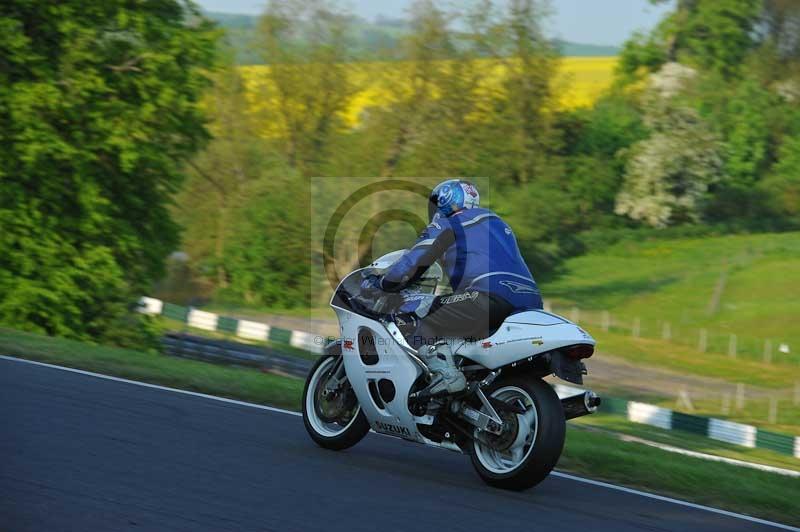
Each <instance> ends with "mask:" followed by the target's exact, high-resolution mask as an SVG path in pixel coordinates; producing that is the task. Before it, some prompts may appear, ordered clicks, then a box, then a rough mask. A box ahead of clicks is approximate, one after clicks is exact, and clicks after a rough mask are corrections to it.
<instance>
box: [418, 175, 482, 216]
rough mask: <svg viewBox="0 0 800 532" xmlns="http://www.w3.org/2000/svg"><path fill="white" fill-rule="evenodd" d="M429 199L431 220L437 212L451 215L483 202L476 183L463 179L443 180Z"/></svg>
mask: <svg viewBox="0 0 800 532" xmlns="http://www.w3.org/2000/svg"><path fill="white" fill-rule="evenodd" d="M429 199H430V201H429V202H428V220H429V221H432V220H433V217H434V215H435V214H436V213H437V212H439V213H441V215H442V216H450V215H451V214H454V213H457V212H458V211H460V210H462V209H471V208H472V207H478V206H480V204H481V196H480V194H478V189H477V188H476V187H475V185H474V184H472V183H470V182H469V181H464V180H461V179H448V180H447V181H442V182H441V183H439V184H438V185H436V187H434V189H433V191H432V192H431V196H430V198H429Z"/></svg>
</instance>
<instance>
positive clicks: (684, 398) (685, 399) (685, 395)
mask: <svg viewBox="0 0 800 532" xmlns="http://www.w3.org/2000/svg"><path fill="white" fill-rule="evenodd" d="M678 406H682V407H683V408H685V409H686V410H688V411H689V412H694V405H693V404H692V398H691V396H690V395H689V391H688V390H687V389H686V388H682V389H681V391H680V392H679V393H678Z"/></svg>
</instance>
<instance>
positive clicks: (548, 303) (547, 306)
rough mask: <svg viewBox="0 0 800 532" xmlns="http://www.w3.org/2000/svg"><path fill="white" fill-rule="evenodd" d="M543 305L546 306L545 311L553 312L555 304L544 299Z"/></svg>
mask: <svg viewBox="0 0 800 532" xmlns="http://www.w3.org/2000/svg"><path fill="white" fill-rule="evenodd" d="M542 306H543V307H544V311H545V312H553V305H551V304H550V301H549V300H547V301H544V302H543V305H542Z"/></svg>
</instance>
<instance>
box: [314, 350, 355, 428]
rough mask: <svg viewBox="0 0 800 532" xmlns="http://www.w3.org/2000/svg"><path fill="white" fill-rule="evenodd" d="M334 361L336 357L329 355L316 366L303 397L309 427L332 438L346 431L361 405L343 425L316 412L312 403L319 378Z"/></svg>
mask: <svg viewBox="0 0 800 532" xmlns="http://www.w3.org/2000/svg"><path fill="white" fill-rule="evenodd" d="M335 361H336V359H335V358H333V357H331V358H328V359H327V360H325V361H324V362H323V363H322V364H320V365H319V366H317V370H316V371H315V372H314V374H313V375H312V376H311V380H310V381H309V383H308V388H307V390H308V392H307V393H306V397H305V401H306V416H307V417H308V422H309V423H310V424H311V427H312V428H313V429H314V432H316V433H317V434H319V435H320V436H325V437H326V438H333V437H336V436H339V435H341V434H344V433H345V432H346V431H347V429H349V428H350V426H351V425H352V424H353V423H354V422H355V420H356V418H358V414H359V413H360V412H361V405H359V406H358V407H357V408H356V411H355V414H353V419H351V420H350V421H349V422H348V423H347V425H345V426H344V427H343V426H341V425H339V424H338V423H329V422H327V421H323V420H322V419H320V417H319V415H318V414H317V409H316V405H315V404H314V398H315V397H316V390H317V385H318V384H319V380H320V379H321V378H322V376H323V375H325V373H326V372H327V371H328V370H329V369H330V366H331V365H332V364H333V363H334V362H335Z"/></svg>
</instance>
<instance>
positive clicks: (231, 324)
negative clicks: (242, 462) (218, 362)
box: [139, 297, 800, 458]
mask: <svg viewBox="0 0 800 532" xmlns="http://www.w3.org/2000/svg"><path fill="white" fill-rule="evenodd" d="M139 311H140V312H142V313H144V314H151V315H162V316H165V317H167V318H170V319H173V320H178V321H181V322H184V323H186V324H187V325H189V326H190V327H197V328H200V329H204V330H216V331H219V332H224V333H231V334H235V335H236V336H238V337H239V338H243V339H246V340H257V341H267V340H269V341H271V342H276V343H282V344H286V345H291V346H293V347H295V348H298V349H303V350H305V351H310V352H312V353H322V350H323V347H324V343H325V339H324V338H323V337H321V336H318V335H314V334H311V333H308V332H305V331H290V330H288V329H281V328H279V327H270V326H269V325H267V324H265V323H258V322H254V321H247V320H237V319H235V318H229V317H225V316H218V315H216V314H213V313H210V312H204V311H200V310H197V309H191V308H187V307H182V306H179V305H173V304H172V303H166V302H162V301H161V300H158V299H154V298H151V297H143V298H142V299H141V300H140V306H139ZM212 325H213V327H212ZM169 336H174V335H168V337H169ZM168 341H169V342H171V345H172V348H173V349H176V348H177V347H176V343H177V342H178V337H175V336H174V337H173V338H172V339H171V340H168ZM213 342H215V341H207V340H203V341H202V342H200V341H194V343H193V344H192V348H193V349H195V350H196V352H197V353H201V352H204V353H205V355H204V356H206V357H207V358H214V357H217V358H219V357H220V355H219V353H218V352H217V351H214V349H213V348H212V349H208V348H206V349H205V351H203V348H202V347H201V346H199V344H201V343H202V344H209V343H213ZM217 343H220V344H221V343H224V342H221V341H220V342H217ZM229 344H232V343H230V342H229ZM188 345H189V343H187V342H186V341H185V342H184V343H183V346H184V349H186V348H188V347H187V346H188ZM234 345H235V344H234ZM218 347H219V346H218ZM227 349H229V350H231V351H233V352H241V353H242V354H241V356H242V357H243V359H244V358H247V357H248V356H249V354H252V352H251V351H250V352H249V353H248V350H247V349H240V348H236V349H234V348H232V347H231V346H230V345H228V346H227ZM279 358H285V360H282V361H281V363H283V364H284V365H285V366H287V367H288V366H292V367H291V370H292V372H293V373H295V374H298V372H300V374H302V369H298V368H301V367H306V366H307V364H305V363H297V364H292V362H291V361H290V360H289V357H279ZM259 360H260V359H259ZM306 362H307V361H306ZM570 389H571V388H570V387H568V386H562V385H558V386H557V387H556V390H557V391H558V392H559V393H567V391H568V390H570ZM573 390H574V389H573ZM601 409H602V410H603V411H604V412H608V413H614V414H621V415H624V416H626V417H627V419H628V420H629V421H632V422H634V423H644V424H647V425H652V426H655V427H659V428H662V429H665V430H681V431H685V432H691V433H694V434H699V435H702V436H707V437H709V438H711V439H714V440H718V441H724V442H727V443H732V444H735V445H742V446H744V447H758V448H761V449H770V450H772V451H775V452H778V453H781V454H786V455H789V456H794V457H795V458H800V436H790V435H788V434H779V433H775V432H770V431H766V430H763V429H759V428H757V427H754V426H752V425H744V424H741V423H734V422H732V421H726V420H723V419H715V418H707V417H702V416H693V415H689V414H684V413H682V412H675V411H673V410H669V409H666V408H661V407H658V406H655V405H649V404H646V403H639V402H636V401H625V400H623V399H616V398H613V397H611V398H603V404H602V406H601Z"/></svg>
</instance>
